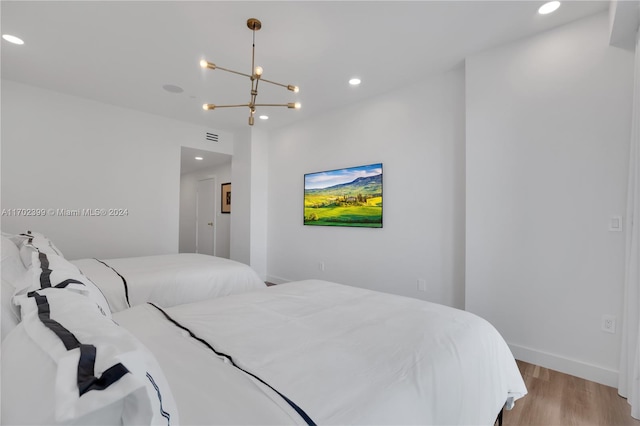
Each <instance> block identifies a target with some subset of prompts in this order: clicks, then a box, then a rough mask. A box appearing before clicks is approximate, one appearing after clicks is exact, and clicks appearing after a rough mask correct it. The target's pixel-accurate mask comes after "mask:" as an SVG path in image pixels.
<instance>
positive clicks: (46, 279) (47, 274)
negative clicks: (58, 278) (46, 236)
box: [38, 251, 85, 288]
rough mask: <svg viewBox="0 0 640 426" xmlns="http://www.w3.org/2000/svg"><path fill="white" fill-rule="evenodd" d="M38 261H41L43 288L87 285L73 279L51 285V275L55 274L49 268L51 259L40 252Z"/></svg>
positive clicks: (41, 282) (41, 283)
mask: <svg viewBox="0 0 640 426" xmlns="http://www.w3.org/2000/svg"><path fill="white" fill-rule="evenodd" d="M38 259H40V269H41V271H42V272H40V287H41V288H49V287H54V288H65V287H66V286H68V285H69V284H80V285H85V284H84V283H83V282H81V281H78V280H74V279H73V278H69V279H66V280H64V281H62V282H60V283H58V284H56V285H55V286H54V285H53V284H52V283H51V273H52V272H53V271H52V270H51V268H49V258H48V257H47V255H46V254H45V253H42V252H41V251H38Z"/></svg>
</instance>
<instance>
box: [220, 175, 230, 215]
mask: <svg viewBox="0 0 640 426" xmlns="http://www.w3.org/2000/svg"><path fill="white" fill-rule="evenodd" d="M221 187H222V189H221V191H220V213H231V182H227V183H223V184H222V185H221Z"/></svg>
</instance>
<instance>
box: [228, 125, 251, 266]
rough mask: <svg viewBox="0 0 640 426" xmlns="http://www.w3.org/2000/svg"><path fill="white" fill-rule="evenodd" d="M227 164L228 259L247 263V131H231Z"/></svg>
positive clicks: (248, 145) (248, 142) (249, 152)
mask: <svg viewBox="0 0 640 426" xmlns="http://www.w3.org/2000/svg"><path fill="white" fill-rule="evenodd" d="M234 136H235V139H234V140H235V146H234V154H233V163H232V164H231V182H232V184H231V214H230V216H231V259H233V260H235V261H238V262H242V263H244V264H247V265H250V264H251V225H250V224H251V212H250V209H251V131H250V130H245V131H240V132H237V133H236V134H235V135H234Z"/></svg>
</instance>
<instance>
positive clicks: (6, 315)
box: [0, 279, 20, 340]
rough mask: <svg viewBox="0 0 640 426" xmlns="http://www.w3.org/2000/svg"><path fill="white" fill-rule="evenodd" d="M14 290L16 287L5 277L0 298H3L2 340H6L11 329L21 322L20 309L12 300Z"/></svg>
mask: <svg viewBox="0 0 640 426" xmlns="http://www.w3.org/2000/svg"><path fill="white" fill-rule="evenodd" d="M14 291H15V289H14V288H13V286H12V285H11V284H9V283H8V282H7V281H5V280H4V279H3V280H2V293H0V298H1V299H2V306H0V310H2V315H1V318H0V321H1V322H0V328H1V334H0V337H1V339H2V340H4V338H5V337H7V335H8V334H9V333H10V332H11V330H13V329H14V328H16V326H17V325H18V323H19V322H20V312H19V311H18V308H17V306H15V305H14V304H13V302H12V298H13V293H14Z"/></svg>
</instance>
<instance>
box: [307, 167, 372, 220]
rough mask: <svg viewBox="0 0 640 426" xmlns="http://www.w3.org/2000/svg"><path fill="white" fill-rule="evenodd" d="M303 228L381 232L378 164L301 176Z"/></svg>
mask: <svg viewBox="0 0 640 426" xmlns="http://www.w3.org/2000/svg"><path fill="white" fill-rule="evenodd" d="M304 224H305V225H315V226H359V227H368V228H382V163H377V164H370V165H368V166H359V167H350V168H347V169H340V170H329V171H325V172H317V173H308V174H306V175H304Z"/></svg>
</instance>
